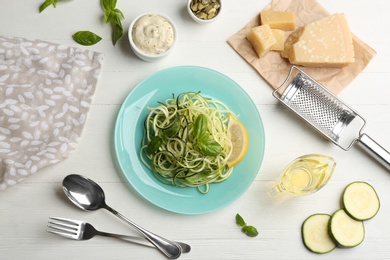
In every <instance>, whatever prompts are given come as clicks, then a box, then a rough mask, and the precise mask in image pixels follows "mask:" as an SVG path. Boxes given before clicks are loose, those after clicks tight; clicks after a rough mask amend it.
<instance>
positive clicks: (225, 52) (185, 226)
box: [0, 0, 390, 260]
mask: <svg viewBox="0 0 390 260" xmlns="http://www.w3.org/2000/svg"><path fill="white" fill-rule="evenodd" d="M41 2H43V0H30V1H20V0H19V1H18V0H1V1H0V34H1V35H4V36H21V37H26V38H32V39H41V40H47V41H52V42H57V43H63V44H67V45H76V44H75V43H74V42H73V40H72V39H71V35H72V33H74V32H75V31H78V30H82V29H88V30H91V31H94V32H97V33H99V34H100V35H101V36H103V40H102V42H100V43H99V44H97V45H95V46H92V47H90V49H92V50H96V51H99V52H102V53H104V54H105V61H104V65H103V69H102V73H101V77H100V80H99V83H98V88H97V91H96V95H95V98H94V101H93V105H92V107H91V110H90V113H89V117H88V119H87V120H88V121H87V124H86V127H85V129H84V132H83V135H82V138H81V141H80V143H79V146H78V147H77V149H76V151H75V152H74V153H73V154H72V156H71V157H70V158H68V159H67V160H65V161H63V162H61V163H59V164H57V165H54V166H50V167H47V168H45V169H43V170H41V171H40V172H38V173H37V174H36V175H34V176H32V177H29V178H27V179H26V180H24V181H23V182H21V183H19V184H17V185H16V186H14V187H11V188H9V189H7V190H5V191H4V192H2V193H1V194H0V232H1V234H0V259H13V260H14V259H164V257H163V256H162V255H161V254H160V253H159V252H157V250H153V249H149V248H144V247H140V246H135V245H132V244H128V243H124V242H120V241H119V242H118V241H115V240H113V239H110V238H104V237H96V238H93V239H92V240H89V241H83V242H79V241H73V240H68V239H64V238H60V237H57V236H54V235H51V234H48V233H47V232H46V224H47V220H48V217H49V216H61V217H68V218H73V219H81V220H86V221H88V222H91V223H93V224H94V225H95V226H96V227H98V228H99V229H101V230H108V231H113V232H119V233H128V234H135V232H133V231H132V230H131V229H130V228H127V226H126V225H125V224H124V223H122V222H121V221H119V220H117V219H116V218H115V217H113V216H111V214H110V213H108V212H105V211H97V212H84V211H81V210H80V209H78V208H76V207H75V206H74V205H72V204H71V203H70V202H69V201H68V200H67V199H66V198H65V196H64V195H63V192H62V187H61V182H62V180H63V178H64V177H65V176H66V175H68V174H83V175H87V176H88V177H90V178H92V179H94V180H95V181H96V182H98V183H99V184H100V185H101V186H102V187H103V189H104V190H105V192H106V196H107V203H108V204H109V205H111V206H112V207H113V208H115V209H117V210H118V211H119V212H121V213H122V214H123V215H125V216H127V217H128V218H130V219H132V220H133V221H135V222H136V223H138V224H140V225H142V226H144V227H147V228H148V229H149V230H153V231H154V232H156V233H158V234H161V235H163V236H166V237H169V238H172V239H176V240H180V241H184V242H187V243H189V244H190V245H191V246H192V251H191V252H190V253H189V254H186V255H182V256H181V259H314V258H321V259H389V258H390V248H389V242H390V226H389V225H388V222H387V220H388V218H389V217H390V173H389V172H388V171H386V170H385V169H384V168H382V167H381V166H380V165H379V164H378V163H377V162H375V161H374V160H372V159H371V158H370V157H369V156H367V155H366V154H365V153H364V152H362V151H361V150H360V149H357V148H356V147H355V148H353V149H352V150H350V151H348V152H345V151H343V150H341V149H340V148H338V147H336V146H335V145H333V144H332V143H331V142H329V141H327V140H325V139H324V138H322V137H321V136H320V135H319V134H318V133H317V132H315V131H314V130H312V129H311V128H309V127H308V126H307V125H306V124H304V123H303V122H302V121H301V120H300V119H298V118H296V117H294V116H292V115H291V113H290V112H289V111H287V110H286V109H285V108H283V107H282V106H281V105H279V104H278V102H277V100H276V99H274V98H273V97H272V95H271V92H272V90H271V88H270V87H269V86H268V85H267V84H266V83H265V82H264V80H263V79H262V78H261V77H260V76H259V75H258V74H257V73H256V72H255V71H254V70H253V69H252V68H251V67H250V66H249V65H248V64H247V63H246V62H245V61H244V60H243V59H241V57H239V55H237V53H235V52H234V51H233V50H232V49H231V47H230V46H229V45H228V44H227V43H226V40H227V39H228V38H229V37H230V36H231V35H233V34H234V33H236V32H237V31H238V30H239V29H241V28H242V27H243V26H244V25H245V24H246V23H247V22H248V21H249V20H250V19H251V18H252V17H254V16H255V15H256V14H257V13H258V12H259V11H260V10H261V9H262V8H263V7H264V6H265V5H267V4H268V3H269V2H268V1H267V0H245V1H232V0H225V1H224V10H223V14H222V17H221V18H220V19H219V20H218V21H216V22H215V23H212V24H208V25H199V24H196V23H195V22H194V21H193V20H191V18H190V17H189V16H188V14H187V12H186V9H185V2H186V1H185V0H182V1H174V0H166V1H160V0H148V1H124V0H118V5H117V6H118V7H119V8H120V9H121V10H122V11H123V12H124V15H125V17H126V19H125V20H124V28H127V27H128V26H129V24H130V22H131V21H132V19H133V18H135V17H136V16H138V15H139V14H140V13H142V12H147V11H158V12H162V13H165V14H167V15H168V16H170V17H171V18H172V19H173V20H174V21H175V22H176V23H177V26H178V30H179V35H180V36H179V40H178V44H177V47H176V49H175V50H174V52H173V53H172V54H171V55H170V56H169V57H167V58H166V59H164V60H162V61H160V62H157V63H147V62H144V61H141V60H140V59H138V58H137V57H136V56H135V55H134V54H133V53H132V52H131V50H130V48H129V43H128V40H127V36H126V35H125V36H124V37H123V38H122V39H121V40H120V41H119V42H118V44H117V46H115V47H113V46H112V43H111V40H110V33H111V29H110V27H109V26H107V25H105V24H104V23H103V21H102V19H101V17H100V15H101V14H102V11H101V7H100V3H99V2H100V1H99V0H88V1H86V0H84V1H81V0H73V1H69V2H67V1H64V2H59V3H58V4H57V8H55V9H54V8H52V7H49V8H48V9H47V10H45V11H44V12H43V13H41V14H39V13H38V8H39V5H40V4H41ZM320 3H321V4H322V5H323V6H324V7H325V8H326V9H327V10H328V11H329V12H330V13H335V12H344V13H345V14H346V15H347V17H348V21H349V24H350V27H351V30H352V31H353V32H354V33H355V34H356V35H357V36H358V37H359V38H361V39H362V40H363V41H365V42H366V43H367V44H369V45H370V46H371V47H372V48H374V49H375V50H376V51H377V55H376V56H375V57H374V59H373V60H372V61H371V62H370V63H369V65H368V66H367V67H366V69H365V70H364V71H363V72H362V73H361V74H360V75H359V76H358V77H357V78H356V79H355V80H354V81H353V82H352V83H351V84H350V85H349V86H348V87H347V88H346V89H345V90H344V91H343V92H342V93H341V94H340V95H339V96H340V97H341V98H342V99H343V100H344V101H345V102H347V103H348V104H349V105H351V106H352V107H353V108H354V109H356V110H357V111H358V112H359V113H360V114H361V115H362V116H363V117H364V118H365V119H366V120H367V122H368V124H367V127H366V132H367V133H368V134H369V135H371V136H372V137H373V138H374V139H376V140H377V141H378V142H379V143H380V144H382V146H384V147H386V148H387V149H389V148H390V135H389V131H390V116H389V112H390V99H389V97H390V87H389V84H390V66H389V65H388V63H389V60H390V51H389V48H388V46H389V45H390V37H389V36H388V28H390V20H389V19H388V11H387V10H388V9H389V8H390V2H388V1H381V0H372V1H366V0H344V1H330V0H321V1H320ZM126 31H127V30H126ZM179 65H197V66H204V67H208V68H210V69H213V70H217V71H219V72H221V73H224V74H225V75H227V76H228V77H230V78H232V79H233V80H234V81H236V82H237V83H238V84H240V85H241V86H242V87H243V88H244V89H245V90H246V91H247V92H248V94H249V95H250V96H251V97H252V99H253V101H254V102H255V104H256V106H257V108H258V110H259V112H260V114H261V117H262V120H263V123H264V127H265V133H266V148H265V157H264V160H263V163H262V166H261V168H260V171H259V173H258V175H257V177H256V179H255V181H254V182H253V184H252V185H251V186H250V188H249V189H248V190H247V192H246V193H245V194H244V195H243V196H241V197H240V198H239V199H237V200H236V201H235V202H233V203H232V204H230V205H229V206H227V207H225V208H223V209H221V210H218V211H216V212H212V213H209V214H205V215H181V214H176V213H172V212H168V211H165V210H163V209H160V208H158V207H156V206H154V205H152V204H151V203H149V202H147V201H146V200H145V199H143V198H142V197H141V196H140V195H138V194H137V193H136V191H135V190H134V189H132V188H131V187H130V186H129V185H128V184H127V183H126V182H125V181H124V180H122V178H121V176H120V174H119V171H120V170H119V168H118V167H117V166H116V163H115V161H116V158H115V155H114V152H113V150H114V149H113V130H114V123H115V119H116V116H117V113H118V110H119V108H120V106H121V104H122V102H123V100H124V98H125V97H126V95H127V94H128V93H129V92H130V91H131V90H132V89H133V88H134V87H135V86H136V85H137V84H138V83H139V82H140V81H141V80H143V79H144V78H146V77H148V76H149V75H151V74H153V73H155V72H157V71H159V70H162V69H165V68H169V67H172V66H179ZM307 153H323V154H327V155H331V156H333V157H334V158H335V159H336V160H337V163H338V165H337V167H336V171H335V173H334V175H333V177H332V179H331V181H330V182H329V183H328V184H327V185H326V186H325V187H324V188H323V189H322V190H320V191H319V192H317V193H315V194H313V195H310V196H306V197H300V198H295V199H291V200H289V201H285V202H283V203H280V204H277V203H274V202H272V201H271V200H270V199H269V198H268V197H267V195H266V192H265V189H266V187H267V185H268V184H269V183H270V182H271V181H272V180H274V179H275V178H276V177H277V176H278V175H279V173H280V171H281V170H282V169H283V167H284V166H285V165H286V164H287V163H289V162H290V161H291V160H292V159H294V158H296V157H298V156H300V155H303V154H307ZM357 180H363V181H367V182H369V183H371V184H372V185H373V186H374V187H375V188H376V190H377V192H378V194H379V196H380V199H381V209H380V211H379V213H378V215H377V216H376V217H375V218H374V219H372V220H370V221H367V222H366V223H365V227H366V237H365V240H364V242H363V243H362V244H361V245H360V246H358V247H356V248H352V249H336V250H334V251H333V252H331V253H329V254H326V255H323V256H318V255H316V254H313V253H311V252H309V251H308V250H306V248H305V247H304V246H303V244H302V241H301V233H300V228H301V224H302V221H303V220H304V219H305V218H306V217H308V216H309V215H310V214H312V213H318V212H324V213H333V212H334V211H335V210H337V209H338V208H339V197H340V194H341V192H342V190H343V188H344V187H345V186H346V185H347V184H348V183H350V182H352V181H357ZM236 213H240V214H241V215H242V216H243V217H244V218H245V219H246V221H247V222H248V223H249V224H251V225H253V226H255V227H257V228H258V230H259V232H260V234H259V235H258V236H257V237H256V238H249V237H247V236H245V235H244V234H243V233H241V231H240V229H239V228H238V227H237V225H236V224H235V219H234V218H235V215H236Z"/></svg>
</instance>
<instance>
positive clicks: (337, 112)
mask: <svg viewBox="0 0 390 260" xmlns="http://www.w3.org/2000/svg"><path fill="white" fill-rule="evenodd" d="M273 95H274V97H275V98H277V99H278V100H279V101H280V102H282V103H283V104H284V105H285V106H287V107H288V108H289V109H290V110H291V111H292V112H294V113H295V114H296V115H298V116H299V117H301V118H302V119H303V120H305V121H306V122H307V123H309V124H310V125H311V126H313V127H314V128H315V129H317V130H318V131H319V132H320V133H322V134H323V135H324V136H325V137H327V138H328V139H330V140H331V141H332V142H333V143H335V144H336V145H338V146H339V147H341V148H342V149H344V150H346V151H347V150H349V149H350V148H351V147H352V146H353V145H354V144H355V143H357V144H359V145H360V146H361V147H362V148H363V149H364V150H365V151H366V152H368V153H369V154H370V155H371V156H373V157H374V158H375V159H377V160H378V161H379V162H380V163H382V164H383V166H385V167H386V168H387V169H388V170H389V171H390V153H389V152H388V151H386V150H385V149H384V148H383V147H381V146H380V145H379V144H378V143H376V142H375V141H374V140H373V139H371V138H370V137H369V136H368V135H367V134H365V133H362V130H363V128H364V126H365V124H366V121H365V120H364V119H363V118H362V117H361V116H360V115H359V114H358V113H357V112H356V111H354V110H353V109H352V108H351V107H349V106H348V105H346V104H345V103H344V102H343V101H341V100H340V99H339V98H338V97H336V96H335V95H333V94H332V93H331V92H330V91H328V90H327V89H326V88H325V87H323V86H322V85H321V84H320V83H318V82H317V81H315V80H314V79H313V78H312V77H310V76H309V75H307V74H306V73H304V72H303V71H302V70H301V69H299V68H298V67H296V66H292V67H291V69H290V73H289V75H288V76H287V78H286V80H285V81H284V82H283V84H282V85H281V86H280V87H279V88H277V89H276V90H275V91H274V92H273Z"/></svg>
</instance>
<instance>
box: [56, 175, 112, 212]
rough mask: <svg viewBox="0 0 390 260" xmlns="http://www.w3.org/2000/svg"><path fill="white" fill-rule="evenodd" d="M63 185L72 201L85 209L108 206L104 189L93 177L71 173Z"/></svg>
mask: <svg viewBox="0 0 390 260" xmlns="http://www.w3.org/2000/svg"><path fill="white" fill-rule="evenodd" d="M62 186H63V189H64V192H65V195H66V196H67V197H68V198H69V199H70V201H72V202H73V203H74V204H75V205H76V206H77V207H79V208H81V209H83V210H86V211H91V210H97V209H100V208H104V207H105V206H106V203H105V195H104V191H103V189H102V188H101V187H100V186H99V185H98V184H97V183H96V182H94V181H92V180H91V179H88V178H86V177H84V176H81V175H77V174H71V175H68V176H66V177H65V178H64V180H63V181H62Z"/></svg>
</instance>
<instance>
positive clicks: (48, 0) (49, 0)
mask: <svg viewBox="0 0 390 260" xmlns="http://www.w3.org/2000/svg"><path fill="white" fill-rule="evenodd" d="M57 2H58V0H46V1H45V2H43V4H41V6H40V7H39V12H40V13H42V12H43V10H45V9H46V8H47V7H49V6H51V5H53V6H54V8H55V7H56V5H57Z"/></svg>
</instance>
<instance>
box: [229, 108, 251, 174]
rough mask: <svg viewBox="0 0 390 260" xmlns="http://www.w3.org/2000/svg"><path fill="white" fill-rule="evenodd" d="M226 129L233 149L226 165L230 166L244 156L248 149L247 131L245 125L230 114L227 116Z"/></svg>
mask: <svg viewBox="0 0 390 260" xmlns="http://www.w3.org/2000/svg"><path fill="white" fill-rule="evenodd" d="M228 131H229V132H230V139H231V141H232V144H233V151H232V153H231V155H230V157H229V159H228V161H227V165H228V167H229V168H232V167H234V166H235V165H236V164H238V163H239V162H240V161H241V160H242V159H243V158H244V156H245V154H246V151H247V150H248V133H247V131H246V128H245V126H244V125H243V124H242V123H241V122H240V121H238V120H237V119H235V118H234V117H233V116H231V115H230V117H229V124H228Z"/></svg>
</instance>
